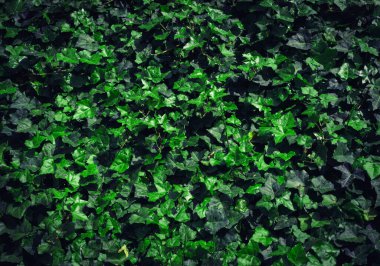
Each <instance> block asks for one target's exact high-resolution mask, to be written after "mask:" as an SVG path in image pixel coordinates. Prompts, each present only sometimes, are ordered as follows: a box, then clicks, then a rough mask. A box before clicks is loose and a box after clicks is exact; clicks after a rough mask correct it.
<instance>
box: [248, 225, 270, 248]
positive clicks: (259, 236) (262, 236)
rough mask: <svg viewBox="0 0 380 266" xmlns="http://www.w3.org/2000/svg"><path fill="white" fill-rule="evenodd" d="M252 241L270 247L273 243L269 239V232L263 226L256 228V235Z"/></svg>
mask: <svg viewBox="0 0 380 266" xmlns="http://www.w3.org/2000/svg"><path fill="white" fill-rule="evenodd" d="M252 240H253V241H255V242H257V243H260V244H263V245H264V246H269V245H270V244H271V243H272V242H273V239H272V238H271V237H269V231H268V230H266V229H265V228H264V227H262V226H258V227H256V228H255V233H254V234H253V235H252Z"/></svg>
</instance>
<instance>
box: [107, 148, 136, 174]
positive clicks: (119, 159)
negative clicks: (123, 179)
mask: <svg viewBox="0 0 380 266" xmlns="http://www.w3.org/2000/svg"><path fill="white" fill-rule="evenodd" d="M131 160H132V150H131V149H123V150H121V151H119V152H118V153H117V154H116V157H115V159H114V161H113V162H112V164H111V167H110V169H111V170H114V171H116V172H118V173H120V174H121V173H124V172H125V171H126V170H128V169H129V167H130V164H131Z"/></svg>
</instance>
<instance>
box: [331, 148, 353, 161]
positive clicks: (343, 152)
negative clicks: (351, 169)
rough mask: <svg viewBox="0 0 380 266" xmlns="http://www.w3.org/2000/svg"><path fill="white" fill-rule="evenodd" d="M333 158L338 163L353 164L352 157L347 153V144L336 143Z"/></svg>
mask: <svg viewBox="0 0 380 266" xmlns="http://www.w3.org/2000/svg"><path fill="white" fill-rule="evenodd" d="M333 158H334V159H335V160H337V161H338V162H340V163H350V164H353V163H354V160H355V158H354V155H353V154H352V153H351V152H349V150H348V148H347V144H345V143H338V146H337V147H336V149H335V151H334V154H333Z"/></svg>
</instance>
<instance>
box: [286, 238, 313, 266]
mask: <svg viewBox="0 0 380 266" xmlns="http://www.w3.org/2000/svg"><path fill="white" fill-rule="evenodd" d="M287 257H288V259H289V261H290V262H291V263H293V264H294V265H305V264H306V263H307V261H308V259H307V257H306V253H305V250H304V249H303V247H302V244H301V243H298V244H297V245H295V246H294V247H292V249H291V250H290V251H289V253H288V255H287Z"/></svg>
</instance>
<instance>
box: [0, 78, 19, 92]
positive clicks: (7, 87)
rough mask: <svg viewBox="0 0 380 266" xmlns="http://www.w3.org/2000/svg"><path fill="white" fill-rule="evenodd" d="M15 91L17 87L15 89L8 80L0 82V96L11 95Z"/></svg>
mask: <svg viewBox="0 0 380 266" xmlns="http://www.w3.org/2000/svg"><path fill="white" fill-rule="evenodd" d="M16 91H17V87H15V86H14V85H13V84H12V82H11V81H10V80H9V79H7V80H5V81H2V82H0V95H2V94H13V93H15V92H16Z"/></svg>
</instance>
